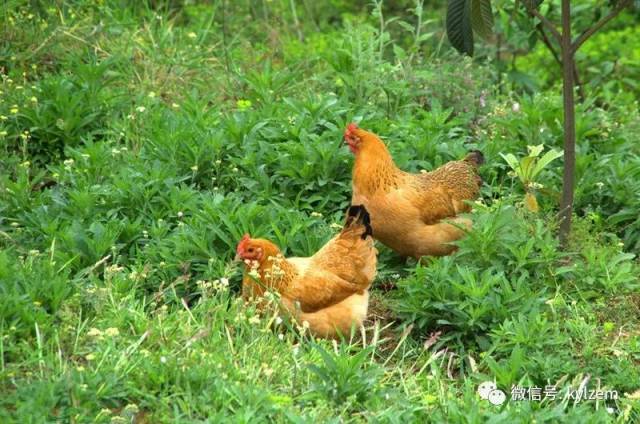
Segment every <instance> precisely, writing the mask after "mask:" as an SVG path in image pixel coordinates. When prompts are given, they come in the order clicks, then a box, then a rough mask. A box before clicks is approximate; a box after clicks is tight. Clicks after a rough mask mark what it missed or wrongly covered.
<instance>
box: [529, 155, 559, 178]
mask: <svg viewBox="0 0 640 424" xmlns="http://www.w3.org/2000/svg"><path fill="white" fill-rule="evenodd" d="M562 156H563V153H562V152H559V151H557V150H549V151H548V152H547V153H545V154H544V155H542V157H541V158H540V160H538V162H537V163H536V166H535V167H534V168H533V171H532V173H531V178H535V176H536V175H538V174H539V173H540V172H541V171H542V170H543V169H544V168H545V167H546V166H547V165H549V164H550V163H551V162H552V161H554V160H555V159H558V158H559V157H562Z"/></svg>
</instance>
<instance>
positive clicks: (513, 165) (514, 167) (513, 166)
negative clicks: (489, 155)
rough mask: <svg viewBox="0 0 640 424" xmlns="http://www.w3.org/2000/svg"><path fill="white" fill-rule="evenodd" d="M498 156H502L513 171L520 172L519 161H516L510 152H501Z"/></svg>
mask: <svg viewBox="0 0 640 424" xmlns="http://www.w3.org/2000/svg"><path fill="white" fill-rule="evenodd" d="M500 156H502V158H503V159H504V160H505V162H507V164H508V165H509V167H510V168H511V169H512V170H513V172H515V173H518V172H520V162H518V159H517V158H516V157H515V156H514V155H513V154H512V153H507V154H506V155H505V154H503V153H500Z"/></svg>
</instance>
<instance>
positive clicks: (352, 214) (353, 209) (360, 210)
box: [345, 205, 373, 240]
mask: <svg viewBox="0 0 640 424" xmlns="http://www.w3.org/2000/svg"><path fill="white" fill-rule="evenodd" d="M353 224H362V225H364V228H365V230H364V233H363V234H362V236H361V237H362V240H364V239H366V238H367V236H370V235H372V234H373V229H372V228H371V218H370V217H369V212H367V209H366V208H365V207H364V205H352V206H349V210H348V211H347V222H346V224H345V228H347V227H350V226H351V225H353Z"/></svg>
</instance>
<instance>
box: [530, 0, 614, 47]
mask: <svg viewBox="0 0 640 424" xmlns="http://www.w3.org/2000/svg"><path fill="white" fill-rule="evenodd" d="M623 1H625V0H623ZM524 7H526V8H527V11H528V12H529V14H530V15H533V16H535V17H536V18H538V19H540V22H542V24H543V25H544V26H546V27H547V28H548V29H549V32H551V35H553V37H554V38H555V39H556V41H557V42H558V44H560V43H561V42H562V41H561V40H562V35H560V32H559V31H558V29H557V28H556V27H555V26H554V25H553V23H551V21H550V20H549V19H547V17H546V16H544V15H543V14H542V13H540V12H539V11H538V9H534V8H533V7H531V6H529V4H528V3H526V2H525V3H524Z"/></svg>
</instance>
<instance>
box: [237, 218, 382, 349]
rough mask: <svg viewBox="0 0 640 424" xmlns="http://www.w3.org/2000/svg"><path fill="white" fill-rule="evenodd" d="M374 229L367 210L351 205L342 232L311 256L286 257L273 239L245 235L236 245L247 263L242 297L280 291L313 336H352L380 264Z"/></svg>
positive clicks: (290, 309) (359, 321) (363, 313)
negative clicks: (373, 235)
mask: <svg viewBox="0 0 640 424" xmlns="http://www.w3.org/2000/svg"><path fill="white" fill-rule="evenodd" d="M371 233H372V229H371V225H370V223H369V214H368V213H367V210H366V209H365V208H364V207H363V206H351V207H350V208H349V210H348V213H347V220H346V223H345V225H344V228H343V229H342V231H341V232H340V233H339V234H338V235H336V236H335V237H334V238H332V239H331V240H329V241H328V242H327V243H326V244H325V245H324V246H323V247H322V248H321V249H320V250H319V251H318V252H316V253H315V254H314V255H313V256H310V257H307V258H285V257H284V256H283V255H282V253H281V251H280V249H279V248H278V246H276V245H275V244H274V243H272V242H271V241H269V240H265V239H253V238H251V237H250V236H249V235H248V234H245V236H244V237H243V238H242V240H240V242H239V243H238V246H237V249H236V253H237V258H239V259H242V260H243V261H244V263H245V267H246V270H245V271H246V272H245V275H244V278H243V280H242V295H243V297H244V298H245V299H248V298H259V297H262V296H263V295H264V293H265V291H266V290H272V291H276V292H278V293H279V294H280V300H281V304H282V306H283V307H284V308H285V309H286V310H287V312H289V313H290V314H291V315H292V316H293V317H294V318H295V319H296V320H297V321H298V322H299V323H304V322H305V321H306V322H307V323H308V326H309V329H310V331H311V332H312V333H313V334H314V335H316V336H319V337H327V338H334V337H337V336H338V334H343V335H347V334H349V332H350V330H351V328H352V326H360V325H361V324H362V322H363V321H364V319H365V317H366V315H367V309H368V305H369V291H368V290H369V286H371V282H372V281H373V279H374V277H375V274H376V262H377V259H376V254H377V251H376V249H375V247H374V245H373V239H372V237H371Z"/></svg>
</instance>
